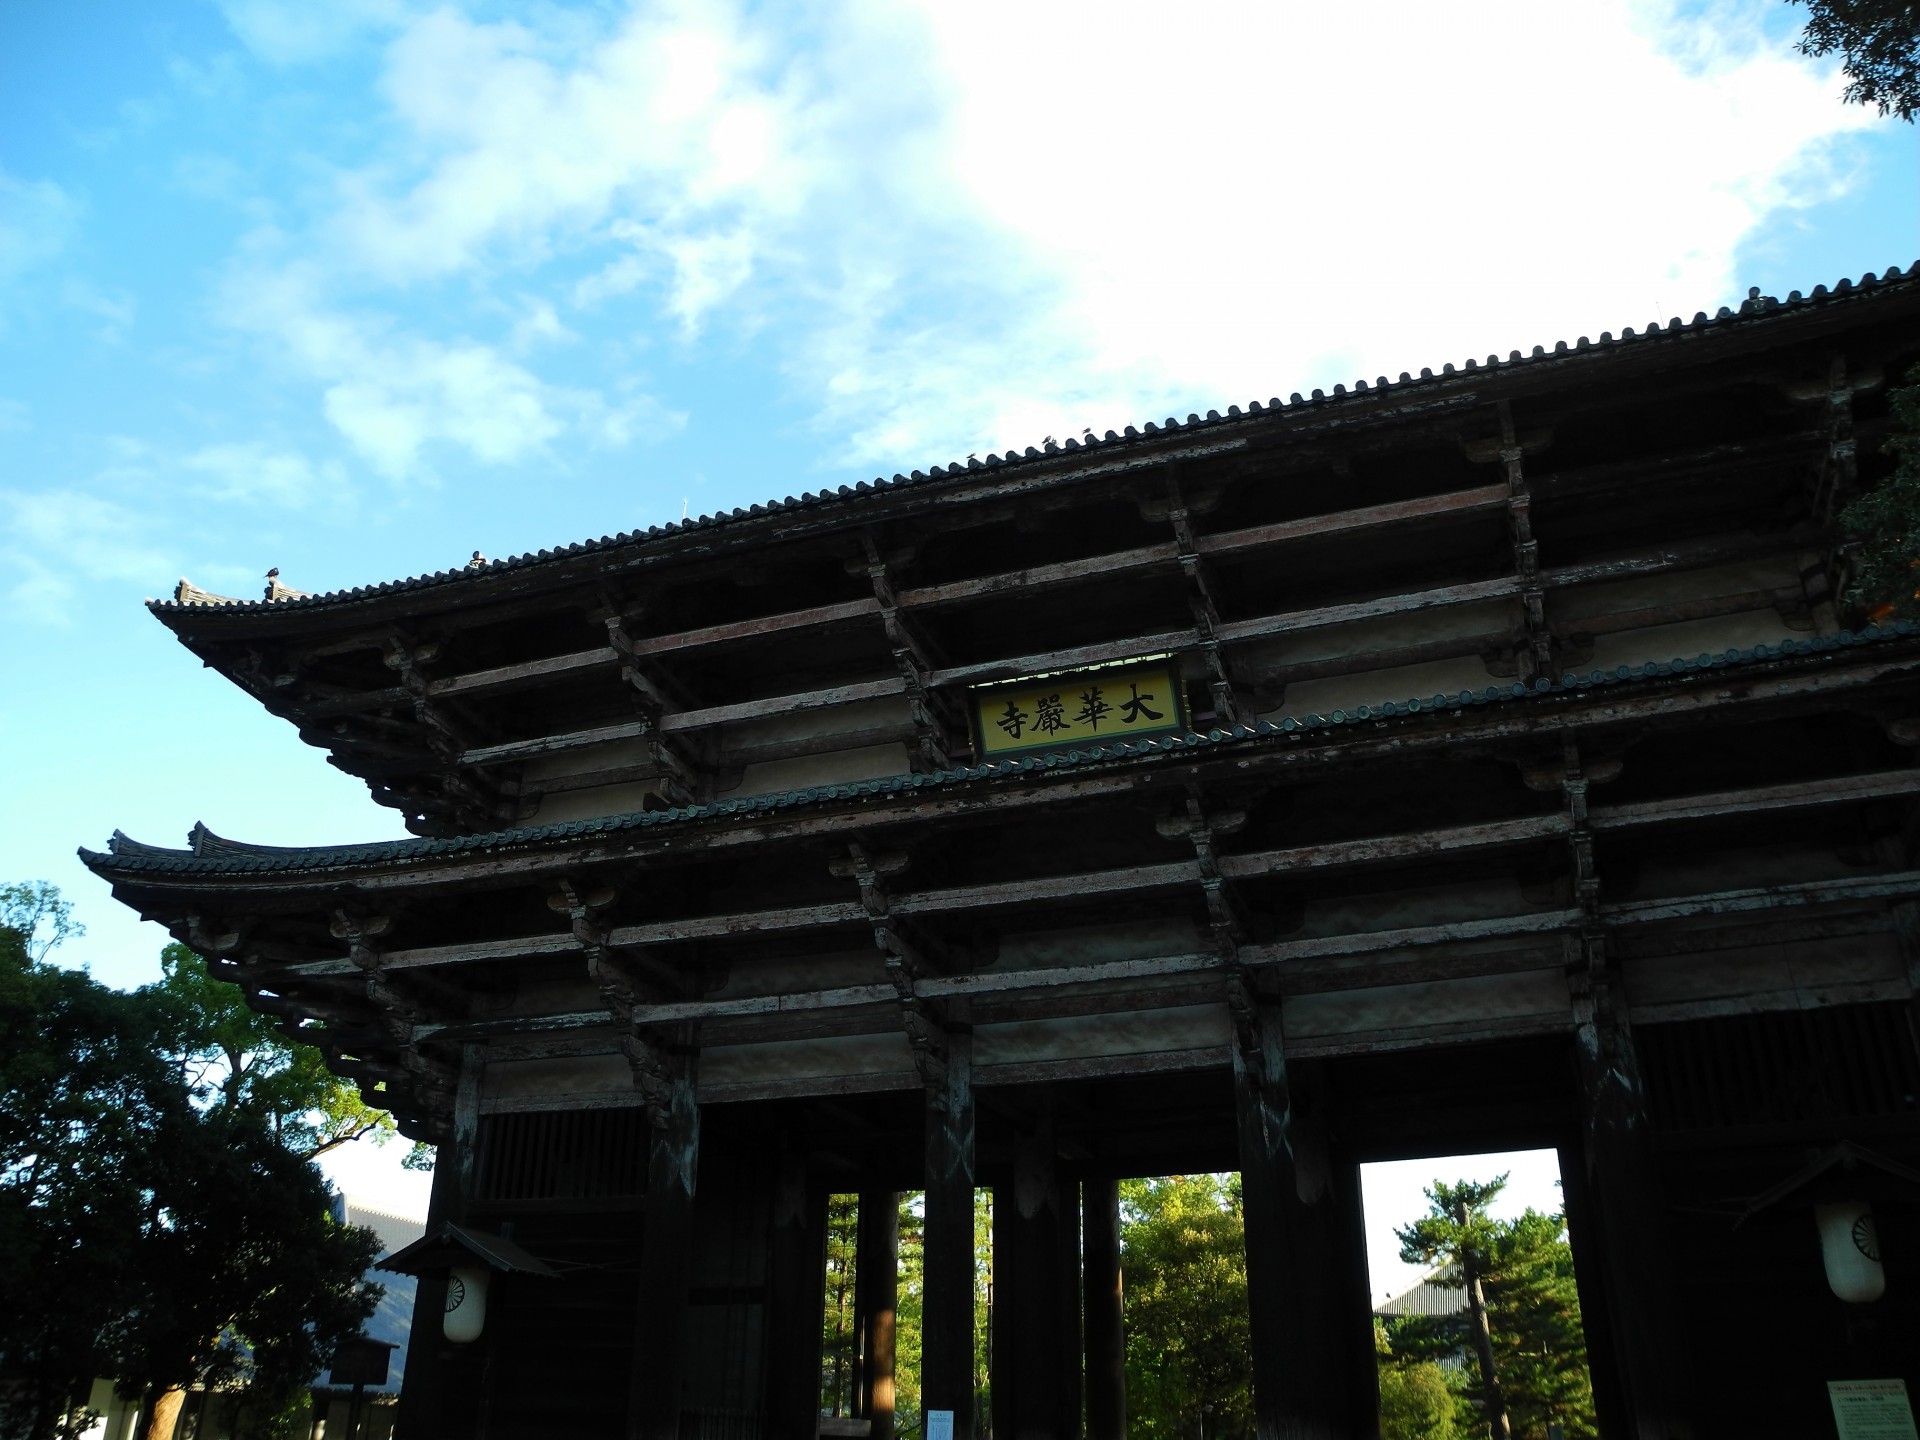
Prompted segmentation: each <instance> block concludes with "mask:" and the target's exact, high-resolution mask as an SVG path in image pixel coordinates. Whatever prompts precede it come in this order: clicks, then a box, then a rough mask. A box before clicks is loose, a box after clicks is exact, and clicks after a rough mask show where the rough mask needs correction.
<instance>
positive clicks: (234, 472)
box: [181, 442, 348, 510]
mask: <svg viewBox="0 0 1920 1440" xmlns="http://www.w3.org/2000/svg"><path fill="white" fill-rule="evenodd" d="M181 463H182V465H183V466H184V467H185V468H186V469H187V470H189V471H192V472H193V473H195V474H197V475H200V476H203V477H205V479H204V482H203V484H202V485H201V486H200V491H201V493H202V494H203V495H205V496H207V497H208V498H209V499H213V500H235V501H240V502H243V503H247V504H265V505H273V506H277V507H282V508H285V509H289V510H303V509H305V508H307V507H308V506H310V505H312V504H314V503H315V502H317V501H320V500H323V499H325V500H328V501H333V502H337V501H338V500H339V499H340V498H341V497H342V495H343V494H345V493H346V491H347V489H348V481H347V475H346V467H344V466H343V465H341V464H340V463H339V461H337V460H331V461H323V462H322V463H321V464H318V465H316V464H314V463H313V462H312V461H311V460H309V459H308V458H307V457H306V456H305V455H302V454H299V453H298V452H296V451H291V450H275V449H272V448H270V447H268V446H266V445H261V444H258V443H251V442H224V443H221V444H217V445H205V446H202V447H201V448H200V449H198V450H196V451H194V452H193V453H192V454H191V455H188V456H187V457H186V458H185V460H183V461H182V462H181Z"/></svg>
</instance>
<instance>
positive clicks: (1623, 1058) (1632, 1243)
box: [1569, 939, 1695, 1440]
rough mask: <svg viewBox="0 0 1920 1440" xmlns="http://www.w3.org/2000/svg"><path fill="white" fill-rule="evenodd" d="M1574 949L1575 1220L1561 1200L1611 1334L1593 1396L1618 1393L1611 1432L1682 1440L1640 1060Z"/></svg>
mask: <svg viewBox="0 0 1920 1440" xmlns="http://www.w3.org/2000/svg"><path fill="white" fill-rule="evenodd" d="M1569 948H1570V950H1571V949H1572V948H1573V947H1569ZM1582 948H1583V950H1584V952H1585V953H1584V954H1582V955H1580V956H1579V957H1578V959H1577V960H1576V962H1575V963H1574V964H1573V965H1572V966H1571V967H1570V968H1571V970H1572V972H1573V975H1574V980H1575V996H1576V1006H1577V1010H1576V1013H1577V1015H1578V1017H1579V1018H1580V1021H1581V1023H1580V1024H1579V1025H1578V1027H1577V1028H1576V1030H1575V1032H1574V1054H1575V1058H1576V1061H1577V1065H1578V1070H1579V1075H1580V1088H1581V1099H1582V1102H1583V1112H1584V1118H1585V1122H1586V1123H1585V1129H1584V1134H1583V1135H1582V1137H1581V1138H1582V1142H1583V1144H1582V1150H1583V1153H1582V1155H1581V1157H1580V1159H1581V1161H1582V1165H1581V1171H1582V1173H1581V1174H1580V1176H1579V1177H1578V1179H1579V1187H1578V1188H1579V1190H1580V1192H1581V1193H1580V1198H1581V1199H1582V1200H1583V1201H1584V1204H1582V1205H1580V1206H1579V1207H1578V1209H1579V1210H1580V1211H1581V1212H1582V1213H1581V1214H1580V1215H1579V1216H1578V1217H1576V1216H1575V1215H1574V1214H1573V1213H1572V1212H1573V1210H1574V1208H1575V1207H1574V1206H1573V1205H1572V1204H1571V1203H1570V1205H1569V1228H1570V1229H1571V1227H1572V1225H1573V1224H1575V1223H1581V1222H1584V1228H1585V1229H1586V1230H1587V1232H1588V1233H1587V1234H1586V1235H1584V1236H1575V1237H1574V1245H1575V1247H1576V1248H1575V1255H1576V1259H1580V1258H1585V1257H1592V1256H1597V1257H1598V1259H1599V1265H1600V1272H1601V1273H1600V1275H1599V1276H1598V1277H1595V1276H1593V1275H1592V1273H1591V1270H1592V1267H1591V1265H1588V1266H1587V1267H1585V1272H1584V1273H1583V1274H1582V1276H1581V1279H1582V1291H1583V1293H1584V1292H1585V1291H1586V1290H1587V1289H1588V1288H1590V1284H1591V1282H1592V1281H1593V1280H1594V1279H1595V1278H1598V1279H1599V1281H1600V1283H1601V1284H1602V1285H1603V1286H1604V1287H1605V1291H1606V1298H1605V1303H1604V1305H1603V1306H1602V1307H1601V1314H1600V1316H1599V1317H1597V1319H1598V1321H1599V1323H1603V1324H1606V1325H1607V1326H1608V1329H1609V1332H1610V1333H1609V1334H1608V1335H1607V1336H1606V1337H1605V1338H1606V1340H1607V1341H1608V1342H1610V1343H1608V1344H1606V1345H1604V1346H1600V1347H1595V1348H1596V1350H1597V1351H1599V1352H1601V1353H1604V1352H1605V1351H1609V1350H1610V1351H1611V1352H1612V1355H1613V1358H1614V1364H1615V1368H1616V1376H1615V1379H1616V1383H1615V1384H1614V1385H1607V1384H1606V1383H1605V1382H1604V1381H1600V1382H1599V1383H1596V1385H1595V1391H1596V1396H1597V1397H1598V1396H1602V1395H1605V1394H1607V1393H1609V1392H1611V1393H1612V1394H1613V1395H1614V1396H1615V1397H1617V1403H1618V1405H1619V1406H1620V1408H1621V1410H1622V1411H1623V1412H1624V1413H1622V1414H1621V1415H1619V1416H1618V1418H1617V1420H1616V1422H1615V1427H1616V1429H1617V1430H1618V1432H1619V1433H1620V1434H1622V1435H1625V1436H1632V1437H1635V1440H1690V1437H1691V1436H1693V1435H1694V1434H1695V1426H1694V1421H1693V1417H1692V1410H1691V1406H1690V1404H1689V1398H1690V1396H1691V1395H1692V1379H1691V1374H1690V1365H1689V1363H1688V1355H1689V1352H1688V1345H1687V1334H1686V1325H1685V1323H1684V1316H1685V1312H1684V1310H1683V1308H1682V1306H1681V1303H1680V1298H1679V1296H1678V1294H1677V1293H1676V1286H1675V1285H1674V1282H1673V1274H1674V1271H1673V1255H1672V1240H1671V1236H1670V1234H1669V1229H1668V1227H1669V1223H1670V1221H1669V1217H1668V1215H1667V1212H1666V1206H1665V1204H1664V1203H1663V1202H1662V1200H1661V1197H1660V1179H1659V1175H1658V1173H1657V1171H1656V1168H1655V1163H1656V1162H1655V1156H1654V1153H1653V1137H1652V1134H1651V1131H1650V1127H1649V1125H1648V1122H1647V1115H1646V1104H1645V1097H1644V1094H1643V1091H1642V1089H1641V1081H1640V1064H1639V1060H1638V1058H1637V1057H1636V1055H1635V1053H1634V1048H1633V1035H1632V1032H1631V1030H1630V1029H1629V1027H1628V1025H1627V1023H1626V1018H1625V1017H1624V1016H1623V1015H1620V1014H1618V1012H1617V1011H1616V1010H1615V1009H1614V1007H1613V1006H1612V1005H1611V1004H1609V1003H1608V998H1609V997H1608V995H1607V992H1608V991H1609V990H1610V989H1611V988H1612V987H1611V985H1610V984H1609V983H1608V979H1607V976H1606V973H1605V968H1604V963H1603V961H1604V952H1603V950H1602V948H1601V947H1600V946H1599V945H1597V944H1595V943H1593V942H1592V940H1591V939H1590V940H1589V941H1588V942H1587V943H1586V944H1585V945H1584V946H1583V947H1582ZM1596 990H1597V991H1598V1003H1597V1004H1596V1003H1595V999H1596V994H1595V992H1596ZM1570 1188H1571V1187H1570ZM1570 1199H1571V1197H1570ZM1589 1323H1590V1324H1592V1323H1595V1322H1592V1321H1590V1322H1589ZM1596 1358H1597V1357H1596Z"/></svg>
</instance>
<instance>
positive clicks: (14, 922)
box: [0, 880, 87, 963]
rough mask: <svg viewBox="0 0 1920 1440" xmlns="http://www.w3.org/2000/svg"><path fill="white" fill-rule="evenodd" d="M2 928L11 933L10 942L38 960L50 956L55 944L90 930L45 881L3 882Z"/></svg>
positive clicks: (28, 957) (0, 896)
mask: <svg viewBox="0 0 1920 1440" xmlns="http://www.w3.org/2000/svg"><path fill="white" fill-rule="evenodd" d="M0 930H4V931H7V932H9V933H10V934H11V935H12V936H13V939H12V941H11V942H10V943H12V944H14V945H17V946H19V947H20V951H21V954H22V956H23V957H24V958H25V959H26V960H29V961H33V962H35V963H37V962H39V961H41V960H44V959H46V958H47V952H48V951H49V950H52V949H53V948H54V947H55V946H57V945H59V944H61V943H62V942H64V941H67V940H77V939H79V938H80V937H81V936H82V935H84V934H86V933H87V927H86V926H84V925H82V924H81V923H80V922H79V921H78V920H75V919H74V918H73V906H72V904H71V903H70V902H68V901H66V900H62V899H61V898H60V890H59V888H58V887H57V886H55V885H53V884H51V883H49V882H48V881H45V880H25V881H14V882H12V883H10V884H6V885H0Z"/></svg>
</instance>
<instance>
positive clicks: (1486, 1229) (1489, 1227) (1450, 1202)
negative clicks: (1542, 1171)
mask: <svg viewBox="0 0 1920 1440" xmlns="http://www.w3.org/2000/svg"><path fill="white" fill-rule="evenodd" d="M1506 1186H1507V1177H1506V1176H1505V1175H1502V1176H1500V1177H1499V1178H1498V1179H1495V1180H1490V1181H1488V1182H1487V1183H1486V1184H1484V1185H1482V1184H1476V1183H1474V1182H1473V1181H1471V1180H1462V1181H1459V1182H1458V1183H1456V1184H1453V1185H1448V1184H1447V1183H1445V1182H1444V1181H1441V1180H1436V1181H1434V1182H1433V1184H1432V1185H1431V1186H1429V1187H1428V1189H1427V1200H1428V1202H1429V1203H1430V1204H1431V1205H1432V1207H1433V1208H1432V1212H1431V1213H1430V1214H1428V1215H1426V1216H1424V1217H1423V1218H1421V1219H1419V1220H1416V1221H1414V1222H1413V1224H1411V1225H1409V1226H1407V1227H1406V1228H1405V1229H1396V1230H1395V1231H1394V1232H1393V1233H1394V1234H1395V1235H1397V1236H1399V1238H1400V1258H1401V1259H1402V1260H1404V1261H1406V1263H1407V1264H1409V1265H1429V1266H1431V1265H1442V1266H1444V1267H1445V1268H1446V1270H1447V1271H1448V1272H1449V1274H1450V1275H1451V1277H1452V1278H1451V1279H1450V1280H1448V1281H1442V1282H1440V1283H1443V1284H1454V1285H1458V1286H1459V1287H1460V1288H1461V1289H1463V1290H1465V1291H1466V1292H1467V1316H1468V1322H1467V1323H1468V1330H1467V1339H1468V1342H1469V1343H1470V1344H1471V1345H1472V1347H1473V1353H1474V1358H1475V1359H1476V1360H1477V1361H1478V1363H1479V1367H1480V1385H1479V1392H1478V1394H1477V1395H1476V1397H1475V1398H1476V1399H1477V1401H1478V1402H1479V1405H1480V1409H1481V1413H1482V1414H1484V1415H1485V1417H1486V1421H1487V1426H1488V1428H1489V1430H1490V1431H1491V1432H1492V1434H1493V1440H1509V1437H1510V1436H1511V1435H1512V1433H1513V1428H1512V1425H1511V1422H1510V1421H1509V1419H1508V1416H1507V1399H1506V1395H1505V1394H1504V1393H1503V1392H1502V1390H1501V1387H1500V1372H1499V1367H1498V1366H1497V1365H1496V1363H1495V1361H1494V1354H1493V1329H1492V1325H1491V1323H1490V1321H1489V1318H1488V1315H1487V1297H1486V1290H1485V1279H1486V1275H1487V1267H1488V1259H1489V1256H1490V1254H1491V1252H1492V1249H1493V1243H1494V1233H1495V1232H1494V1222H1493V1219H1492V1217H1491V1216H1489V1215H1488V1214H1487V1207H1488V1206H1489V1205H1491V1204H1492V1203H1493V1202H1494V1200H1495V1199H1496V1198H1497V1197H1498V1196H1499V1194H1500V1192H1501V1191H1502V1190H1504V1189H1506Z"/></svg>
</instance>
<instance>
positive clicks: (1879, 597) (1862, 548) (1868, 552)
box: [1840, 366, 1920, 620]
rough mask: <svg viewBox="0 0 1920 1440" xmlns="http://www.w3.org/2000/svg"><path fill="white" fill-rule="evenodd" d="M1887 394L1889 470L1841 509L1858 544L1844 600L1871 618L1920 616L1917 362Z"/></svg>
mask: <svg viewBox="0 0 1920 1440" xmlns="http://www.w3.org/2000/svg"><path fill="white" fill-rule="evenodd" d="M1906 380H1907V383H1906V384H1905V385H1904V386H1903V387H1901V388H1899V389H1896V390H1894V391H1893V392H1892V393H1891V394H1890V395H1889V396H1888V397H1887V399H1888V405H1889V408H1890V409H1891V412H1892V421H1893V423H1892V426H1891V433H1890V434H1889V435H1888V437H1887V441H1886V443H1885V444H1884V445H1883V446H1882V447H1881V448H1882V450H1883V451H1884V452H1885V453H1886V454H1888V455H1891V456H1892V457H1893V458H1894V468H1893V473H1892V474H1891V475H1889V476H1888V477H1887V478H1886V479H1885V480H1883V481H1882V482H1881V483H1880V484H1879V485H1878V486H1876V487H1875V488H1874V489H1873V490H1872V491H1870V492H1869V493H1868V494H1865V495H1862V496H1861V497H1860V498H1859V499H1858V500H1855V501H1854V502H1853V503H1852V504H1851V505H1849V506H1847V508H1846V509H1845V510H1843V511H1841V512H1840V524H1841V528H1843V529H1844V530H1845V531H1846V532H1847V533H1848V534H1849V535H1851V536H1853V537H1854V538H1855V539H1856V540H1857V541H1858V542H1859V545H1858V548H1857V549H1856V550H1855V552H1854V557H1853V564H1854V569H1853V585H1852V588H1851V589H1850V590H1849V591H1848V592H1847V598H1848V599H1849V600H1851V601H1853V602H1854V603H1855V604H1859V605H1862V606H1865V607H1866V608H1867V610H1868V611H1869V613H1870V614H1872V615H1873V617H1874V618H1875V619H1881V618H1892V619H1895V620H1912V619H1916V618H1920V366H1915V367H1914V368H1913V369H1912V370H1909V371H1908V372H1907V377H1906Z"/></svg>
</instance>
